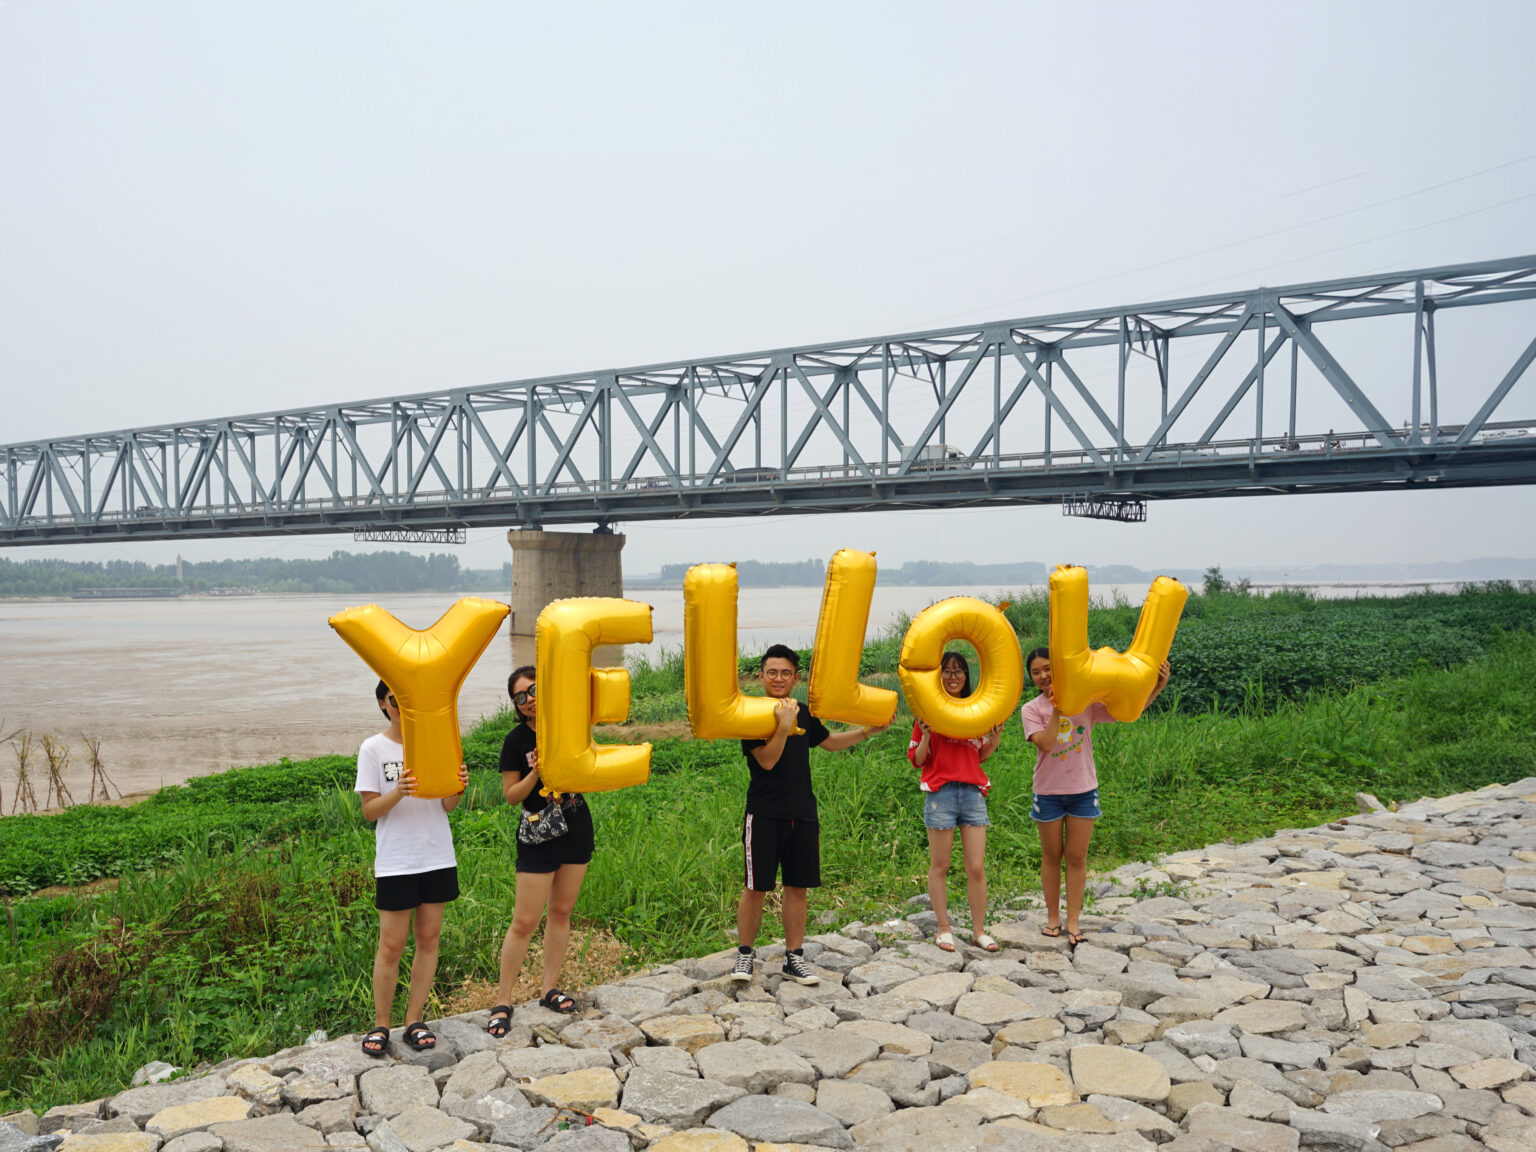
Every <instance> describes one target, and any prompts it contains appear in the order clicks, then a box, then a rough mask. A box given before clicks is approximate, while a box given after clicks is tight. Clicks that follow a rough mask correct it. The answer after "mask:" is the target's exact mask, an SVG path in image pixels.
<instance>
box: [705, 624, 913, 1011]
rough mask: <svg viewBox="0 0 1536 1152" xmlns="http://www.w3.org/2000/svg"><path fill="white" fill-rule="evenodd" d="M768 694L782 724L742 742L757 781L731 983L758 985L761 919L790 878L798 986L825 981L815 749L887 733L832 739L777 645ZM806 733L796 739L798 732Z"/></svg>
mask: <svg viewBox="0 0 1536 1152" xmlns="http://www.w3.org/2000/svg"><path fill="white" fill-rule="evenodd" d="M759 675H760V676H761V678H762V681H763V690H764V692H765V693H766V694H767V696H768V698H769V699H771V700H777V701H778V705H777V707H776V708H775V716H776V718H777V721H778V725H777V727H776V728H775V729H774V732H773V735H772V736H770V737H769V738H768V739H767V740H743V741H742V742H741V750H742V752H744V753H745V754H746V757H747V769H748V771H749V772H750V773H751V780H750V782H749V783H748V785H747V814H746V819H745V821H744V822H743V826H742V846H743V848H744V849H745V855H746V884H745V886H744V887H743V889H742V893H741V901H740V903H738V904H737V906H736V940H737V955H736V964H735V967H734V968H733V969H732V970H731V979H732V980H736V981H739V982H743V983H745V982H746V981H749V980H751V979H752V960H753V946H754V945H755V944H756V943H757V930H758V927H759V926H760V925H761V924H762V920H763V902H764V901H765V900H766V899H767V896H768V893H770V892H772V891H773V889H774V885H775V884H776V883H777V882H778V877H779V873H780V871H781V869H782V872H783V877H784V902H783V911H782V918H783V921H784V947H785V949H786V952H785V956H784V975H785V977H786V978H787V979H790V980H794V981H796V982H797V983H800V984H816V983H819V982H820V977H818V976H817V975H816V974H815V973H814V972H812V971H811V969H810V966H809V965H807V964H806V962H805V955H804V944H805V905H806V893H807V890H808V889H811V888H815V887H818V886H819V885H820V884H821V843H820V826H819V823H818V821H817V819H816V795H815V793H814V792H812V791H811V749H812V748H813V747H819V748H826V749H828V750H831V751H836V750H838V749H840V748H851V747H852V746H853V745H855V744H858V743H859V742H860V741H863V740H867V739H868V738H869V737H870V736H873V735H876V734H877V733H880V732H883V731H884V730H885V729H883V728H850V729H848V730H847V731H844V732H829V731H828V730H827V726H826V725H825V724H823V723H822V722H821V721H820V720H818V719H816V717H814V716H812V715H811V710H810V709H809V708H807V707H806V706H805V705H804V704H801V703H800V702H799V701H797V700H795V699H794V698H793V697H792V696H791V693H792V692H793V691H794V687H795V685H796V684H797V683H798V682H799V680H800V657H799V655H798V654H797V653H796V652H795V650H794V649H793V648H790V647H787V646H786V645H783V644H775V645H773V647H771V648H769V649H768V651H767V653H766V654H765V655H764V656H763V663H762V667H761V671H760V673H759ZM796 728H799V729H801V731H800V732H799V733H798V734H797V733H796V732H795V729H796Z"/></svg>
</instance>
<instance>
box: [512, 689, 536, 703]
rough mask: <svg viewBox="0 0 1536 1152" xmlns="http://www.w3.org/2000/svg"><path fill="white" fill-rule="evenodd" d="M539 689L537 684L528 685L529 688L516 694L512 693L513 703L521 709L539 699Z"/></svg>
mask: <svg viewBox="0 0 1536 1152" xmlns="http://www.w3.org/2000/svg"><path fill="white" fill-rule="evenodd" d="M537 688H538V685H537V684H530V685H528V687H527V688H525V689H523V690H522V691H521V692H514V693H512V703H514V704H516V705H518V706H519V707H521V706H522V705H524V704H526V703H528V701H530V700H536V699H538V696H537V694H536V689H537Z"/></svg>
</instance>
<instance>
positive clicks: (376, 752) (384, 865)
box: [352, 732, 458, 876]
mask: <svg viewBox="0 0 1536 1152" xmlns="http://www.w3.org/2000/svg"><path fill="white" fill-rule="evenodd" d="M404 767H405V749H404V748H403V747H401V746H400V745H399V744H398V743H396V742H395V741H393V740H391V739H390V738H389V737H388V736H386V735H384V733H382V732H380V733H379V734H378V735H377V736H370V737H368V739H366V740H364V741H363V746H362V747H361V748H359V749H358V750H357V782H356V783H355V784H353V785H352V791H354V792H377V793H378V794H379V795H381V796H382V795H384V794H385V793H387V792H390V791H392V790H393V789H394V787H395V781H397V780H399V779H400V770H401V769H402V768H404ZM457 864H458V860H457V859H456V858H455V857H454V854H453V831H452V829H450V828H449V826H448V813H446V812H444V811H443V802H442V801H441V800H423V799H422V798H421V797H420V796H407V797H405V798H404V799H403V800H401V801H400V803H398V804H396V805H395V806H394V807H393V808H391V809H390V810H389V811H388V812H386V813H384V815H382V816H380V817H379V818H378V820H377V821H376V822H375V824H374V851H373V874H374V875H375V876H412V875H415V874H416V873H418V872H435V871H436V870H437V869H439V868H453V867H455V866H456V865H457Z"/></svg>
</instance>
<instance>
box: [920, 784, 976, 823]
mask: <svg viewBox="0 0 1536 1152" xmlns="http://www.w3.org/2000/svg"><path fill="white" fill-rule="evenodd" d="M991 823H992V821H990V820H988V819H987V798H986V797H985V796H984V795H982V792H981V789H980V787H978V786H977V785H975V784H965V783H962V782H961V781H959V780H951V781H950V782H949V783H948V784H941V785H939V790H938V791H937V792H928V793H925V794H924V798H923V826H924V827H927V828H932V829H934V830H936V831H943V830H944V829H947V828H956V827H965V828H985V827H987V826H988V825H989V824H991Z"/></svg>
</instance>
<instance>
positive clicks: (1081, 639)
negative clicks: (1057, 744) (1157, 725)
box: [1050, 564, 1189, 722]
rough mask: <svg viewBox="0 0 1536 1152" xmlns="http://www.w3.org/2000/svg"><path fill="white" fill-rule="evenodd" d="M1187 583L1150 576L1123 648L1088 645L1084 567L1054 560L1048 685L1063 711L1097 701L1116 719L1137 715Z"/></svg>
mask: <svg viewBox="0 0 1536 1152" xmlns="http://www.w3.org/2000/svg"><path fill="white" fill-rule="evenodd" d="M1187 599H1189V589H1187V588H1185V587H1184V585H1182V584H1180V583H1179V582H1178V581H1177V580H1175V579H1173V578H1172V577H1171V576H1159V577H1158V578H1157V579H1156V580H1154V581H1152V588H1151V590H1150V591H1148V593H1147V598H1146V599H1145V600H1144V601H1142V605H1141V616H1140V617H1139V618H1138V619H1137V621H1136V634H1135V636H1133V637H1132V638H1131V646H1130V647H1129V648H1127V649H1126V650H1125V651H1124V652H1123V653H1121V652H1116V651H1115V650H1114V649H1113V648H1099V649H1097V650H1090V649H1089V647H1088V570H1087V569H1086V568H1077V567H1073V566H1071V565H1067V564H1059V565H1057V567H1056V571H1054V572H1052V573H1051V623H1050V644H1051V688H1052V691H1053V692H1054V693H1055V695H1056V707H1057V708H1059V709H1060V710H1061V713H1062V715H1063V716H1075V715H1077V713H1079V712H1082V711H1083V710H1084V709H1086V708H1087V707H1088V706H1089V705H1090V704H1093V703H1096V702H1097V703H1101V704H1103V705H1104V707H1105V708H1107V709H1108V710H1109V714H1110V715H1111V716H1113V717H1114V718H1115V719H1116V720H1119V721H1121V722H1125V721H1128V720H1134V719H1136V717H1138V716H1140V715H1141V711H1142V709H1143V708H1145V707H1146V706H1147V697H1148V696H1150V695H1151V694H1152V689H1153V687H1154V686H1155V685H1156V683H1157V672H1158V668H1159V667H1160V666H1161V665H1162V663H1163V661H1164V660H1166V659H1168V650H1169V649H1170V648H1172V647H1173V634H1174V632H1176V631H1177V630H1178V627H1179V616H1180V614H1181V613H1182V612H1183V611H1184V601H1186V600H1187Z"/></svg>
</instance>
